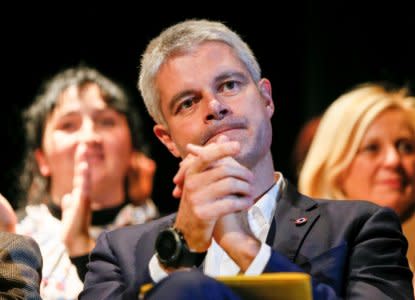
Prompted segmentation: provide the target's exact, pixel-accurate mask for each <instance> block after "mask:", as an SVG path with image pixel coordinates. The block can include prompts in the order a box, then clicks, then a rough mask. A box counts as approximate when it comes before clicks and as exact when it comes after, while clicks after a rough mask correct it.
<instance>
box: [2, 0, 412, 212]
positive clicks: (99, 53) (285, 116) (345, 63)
mask: <svg viewBox="0 0 415 300" xmlns="http://www.w3.org/2000/svg"><path fill="white" fill-rule="evenodd" d="M242 2H246V1H242ZM292 2H294V3H291V4H290V3H286V2H279V3H274V4H272V5H271V4H270V3H268V4H267V3H263V2H261V1H256V2H253V3H251V4H250V6H243V5H242V4H241V3H239V2H222V3H212V2H207V1H204V2H193V4H192V5H190V4H188V5H184V4H183V5H179V4H178V3H174V4H163V3H162V2H153V3H146V5H145V6H146V7H147V8H145V7H143V5H144V4H143V3H141V2H137V3H135V2H133V1H130V2H126V3H122V2H121V1H116V2H114V3H111V4H104V3H100V4H96V5H93V4H92V3H90V4H85V3H84V4H82V5H80V4H76V3H72V2H60V3H59V4H56V6H46V5H43V6H42V5H40V4H36V5H31V6H28V5H27V4H23V3H20V4H15V5H14V7H10V6H9V7H7V8H6V7H3V9H2V13H1V15H2V18H1V21H0V25H1V31H0V32H1V45H2V46H1V49H2V50H1V51H2V53H3V54H2V61H1V67H2V71H3V72H2V73H3V77H2V78H3V79H2V89H3V93H2V94H3V99H2V102H1V107H2V109H1V113H0V120H1V128H2V129H1V131H0V132H1V137H0V140H1V148H2V152H1V160H0V168H1V177H0V192H1V193H2V194H3V195H5V196H6V197H7V198H8V199H9V200H10V202H11V203H12V204H13V205H15V199H16V191H17V189H18V185H17V181H16V178H17V174H16V172H17V170H18V167H19V164H20V162H21V159H22V153H23V146H22V143H23V134H22V131H21V125H22V124H21V122H20V119H19V118H20V113H21V111H22V109H24V108H26V107H27V106H28V105H29V104H30V102H31V101H32V99H33V98H34V96H35V94H36V93H37V91H38V88H39V86H40V84H41V83H42V82H43V80H45V79H47V78H48V77H50V76H52V75H53V74H55V73H56V72H58V71H60V70H62V69H63V68H66V67H69V66H73V65H77V64H79V63H80V62H83V63H86V64H88V65H90V66H92V67H96V68H97V69H98V70H100V71H101V72H102V73H103V74H105V75H107V76H108V77H110V78H112V79H114V80H116V81H118V82H120V83H122V84H123V85H124V86H125V87H126V88H127V89H128V90H129V92H130V93H131V94H132V96H133V97H135V98H136V99H137V104H138V105H139V106H140V108H141V110H142V112H143V113H142V115H143V118H144V119H145V121H146V131H147V132H148V133H149V134H148V136H149V139H150V142H151V144H152V146H153V152H152V153H153V158H154V159H155V160H156V162H157V164H158V169H157V173H156V178H155V189H154V193H153V199H154V200H155V202H156V203H157V204H158V205H159V207H160V209H161V211H162V212H169V211H171V210H173V209H175V208H176V206H177V201H176V200H175V199H172V197H171V191H172V189H173V184H172V182H171V178H172V177H173V175H174V174H175V172H176V169H177V162H178V161H177V160H176V159H174V158H173V157H172V156H171V155H170V154H169V153H168V151H167V150H166V149H165V148H164V146H162V144H161V143H160V142H158V141H157V140H156V139H155V137H154V136H153V134H152V131H151V129H152V125H153V123H152V120H151V119H150V118H149V117H148V116H147V114H146V112H145V111H144V107H143V106H142V104H141V102H140V101H141V100H140V96H139V94H138V91H137V89H136V81H137V74H138V64H139V59H140V54H141V52H142V51H143V50H144V48H145V46H146V44H147V42H148V41H149V40H150V39H151V38H153V37H155V36H156V35H157V34H158V33H159V32H160V31H161V30H162V29H163V28H165V27H167V26H169V25H171V24H173V23H175V22H178V21H182V20H184V19H187V18H209V19H213V20H220V21H224V22H225V23H226V24H227V25H229V26H230V27H231V28H233V29H234V30H235V31H237V32H238V33H239V34H241V35H242V37H243V38H244V39H245V41H246V42H248V44H249V45H250V46H251V47H252V49H253V51H254V53H255V54H256V56H257V58H258V60H259V63H260V65H261V66H262V71H263V76H264V77H267V78H269V79H270V80H271V82H272V86H273V97H274V102H275V105H276V113H275V115H274V118H273V125H274V141H273V145H272V151H273V154H274V159H275V162H274V163H275V167H276V168H277V169H278V170H281V171H282V172H283V173H284V174H285V176H286V177H288V178H289V179H291V180H292V181H295V176H294V172H293V170H292V167H291V151H292V146H293V143H294V140H295V137H296V134H297V133H298V131H299V129H300V127H301V125H302V124H303V123H304V122H305V121H307V120H308V119H310V118H311V117H312V116H315V115H317V114H319V113H321V112H322V111H323V110H324V108H325V107H327V105H328V104H330V102H332V101H333V100H334V99H335V98H336V97H337V96H339V95H340V94H341V93H342V92H344V91H345V90H347V89H349V88H350V87H352V86H353V85H355V84H358V83H361V82H364V81H377V80H390V81H393V82H395V83H397V84H409V85H410V86H411V87H413V86H414V84H415V58H414V56H415V47H414V45H415V18H414V17H413V13H412V12H413V9H412V7H411V5H410V4H411V2H413V1H399V0H398V1H389V2H388V3H384V4H380V3H377V2H373V3H370V2H367V1H363V0H362V1H330V2H329V1H327V3H325V2H324V1H311V0H310V1H302V2H301V1H292ZM331 2H333V3H331ZM127 3H128V4H127ZM225 3H226V4H227V5H226V7H225ZM247 3H248V2H247ZM270 6H271V7H270Z"/></svg>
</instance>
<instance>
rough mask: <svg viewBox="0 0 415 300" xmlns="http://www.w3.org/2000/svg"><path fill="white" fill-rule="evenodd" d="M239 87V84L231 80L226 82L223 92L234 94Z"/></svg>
mask: <svg viewBox="0 0 415 300" xmlns="http://www.w3.org/2000/svg"><path fill="white" fill-rule="evenodd" d="M237 87H238V82H236V81H234V80H230V81H227V82H225V83H224V84H223V85H222V91H223V92H232V91H233V90H235V89H236V88H237Z"/></svg>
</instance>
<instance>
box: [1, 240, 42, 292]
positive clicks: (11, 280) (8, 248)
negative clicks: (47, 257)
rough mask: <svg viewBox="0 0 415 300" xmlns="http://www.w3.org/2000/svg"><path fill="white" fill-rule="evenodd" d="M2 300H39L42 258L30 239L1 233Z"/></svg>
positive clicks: (34, 243) (36, 246)
mask: <svg viewBox="0 0 415 300" xmlns="http://www.w3.org/2000/svg"><path fill="white" fill-rule="evenodd" d="M0 278H1V280H0V281H1V286H2V287H7V290H3V289H1V290H0V298H1V299H4V298H5V299H32V300H36V299H41V297H40V292H39V289H40V280H41V278H42V256H41V253H40V250H39V247H38V245H37V244H36V242H35V241H34V240H32V239H31V238H29V237H26V236H21V235H17V234H10V233H5V232H0Z"/></svg>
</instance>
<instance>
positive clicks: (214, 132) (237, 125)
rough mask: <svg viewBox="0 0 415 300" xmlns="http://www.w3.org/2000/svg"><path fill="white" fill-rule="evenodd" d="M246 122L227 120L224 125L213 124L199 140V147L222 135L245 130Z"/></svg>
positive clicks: (244, 120) (243, 120) (242, 120)
mask: <svg viewBox="0 0 415 300" xmlns="http://www.w3.org/2000/svg"><path fill="white" fill-rule="evenodd" d="M246 128H247V121H246V119H233V120H229V121H227V122H226V123H221V124H215V125H212V126H211V127H209V128H208V130H207V131H206V133H205V134H204V135H203V136H202V138H201V143H200V144H201V145H205V144H206V143H208V142H209V141H210V140H212V139H214V138H215V137H217V136H219V135H220V134H222V133H225V132H227V131H231V130H235V129H246Z"/></svg>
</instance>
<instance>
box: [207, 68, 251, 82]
mask: <svg viewBox="0 0 415 300" xmlns="http://www.w3.org/2000/svg"><path fill="white" fill-rule="evenodd" d="M232 77H236V78H238V79H240V80H242V81H245V80H246V78H247V76H246V74H245V73H243V72H240V71H229V72H223V73H221V74H219V75H218V76H217V77H216V78H215V82H221V81H224V80H225V79H229V78H232Z"/></svg>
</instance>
